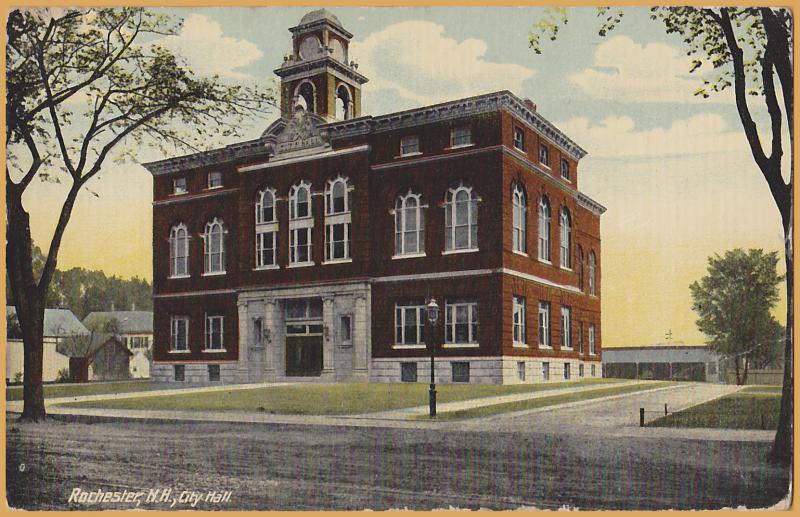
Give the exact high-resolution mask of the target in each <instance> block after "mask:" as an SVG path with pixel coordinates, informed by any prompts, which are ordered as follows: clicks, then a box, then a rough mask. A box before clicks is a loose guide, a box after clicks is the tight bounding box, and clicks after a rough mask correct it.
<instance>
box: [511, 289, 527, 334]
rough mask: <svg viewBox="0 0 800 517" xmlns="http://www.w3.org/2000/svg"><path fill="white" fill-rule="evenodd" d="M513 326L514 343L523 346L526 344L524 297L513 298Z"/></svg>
mask: <svg viewBox="0 0 800 517" xmlns="http://www.w3.org/2000/svg"><path fill="white" fill-rule="evenodd" d="M513 310H514V314H513V326H514V343H520V344H525V343H527V342H528V340H527V336H526V333H525V297H524V296H515V297H514V300H513Z"/></svg>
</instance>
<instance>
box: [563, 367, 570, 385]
mask: <svg viewBox="0 0 800 517" xmlns="http://www.w3.org/2000/svg"><path fill="white" fill-rule="evenodd" d="M569 379H570V364H569V363H564V380H565V381H568V380H569Z"/></svg>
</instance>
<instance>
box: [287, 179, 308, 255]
mask: <svg viewBox="0 0 800 517" xmlns="http://www.w3.org/2000/svg"><path fill="white" fill-rule="evenodd" d="M313 228H314V218H313V217H312V213H311V185H310V184H309V183H306V182H305V181H301V182H300V183H298V184H297V185H295V186H293V187H292V188H291V189H290V190H289V264H290V265H292V264H311V263H312V260H311V233H312V230H313Z"/></svg>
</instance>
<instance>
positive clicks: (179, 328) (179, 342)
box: [170, 316, 189, 352]
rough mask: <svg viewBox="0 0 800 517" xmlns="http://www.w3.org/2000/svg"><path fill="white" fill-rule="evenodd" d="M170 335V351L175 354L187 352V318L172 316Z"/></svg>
mask: <svg viewBox="0 0 800 517" xmlns="http://www.w3.org/2000/svg"><path fill="white" fill-rule="evenodd" d="M171 335H172V337H171V339H170V344H171V345H172V348H171V350H174V351H176V352H183V351H185V350H189V318H187V317H185V316H173V317H172V332H171Z"/></svg>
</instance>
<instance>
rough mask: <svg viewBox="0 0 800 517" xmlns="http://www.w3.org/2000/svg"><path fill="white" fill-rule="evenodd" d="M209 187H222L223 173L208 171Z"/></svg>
mask: <svg viewBox="0 0 800 517" xmlns="http://www.w3.org/2000/svg"><path fill="white" fill-rule="evenodd" d="M208 188H222V173H221V172H209V173H208Z"/></svg>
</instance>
